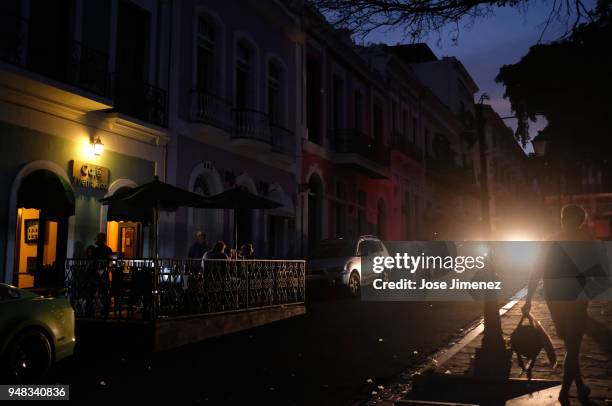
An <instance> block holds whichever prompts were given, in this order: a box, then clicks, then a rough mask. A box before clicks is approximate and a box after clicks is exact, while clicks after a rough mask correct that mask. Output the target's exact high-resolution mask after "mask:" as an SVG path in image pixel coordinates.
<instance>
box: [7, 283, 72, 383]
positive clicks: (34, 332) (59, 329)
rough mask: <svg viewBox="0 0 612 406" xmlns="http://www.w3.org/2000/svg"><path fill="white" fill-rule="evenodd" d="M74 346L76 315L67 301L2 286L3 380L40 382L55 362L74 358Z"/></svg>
mask: <svg viewBox="0 0 612 406" xmlns="http://www.w3.org/2000/svg"><path fill="white" fill-rule="evenodd" d="M74 345H75V336H74V311H73V310H72V307H71V306H70V302H69V301H68V300H67V299H65V298H64V297H52V296H41V295H38V294H35V293H33V292H30V291H27V290H23V289H19V288H16V287H14V286H11V285H6V284H3V283H0V376H2V374H3V373H6V374H7V375H8V379H9V380H10V381H11V382H16V383H36V382H39V381H40V380H41V379H42V378H43V377H44V376H45V374H46V373H47V371H48V370H49V369H50V368H51V366H52V365H53V363H54V362H56V361H59V360H61V359H64V358H66V357H68V356H70V355H72V353H73V351H74Z"/></svg>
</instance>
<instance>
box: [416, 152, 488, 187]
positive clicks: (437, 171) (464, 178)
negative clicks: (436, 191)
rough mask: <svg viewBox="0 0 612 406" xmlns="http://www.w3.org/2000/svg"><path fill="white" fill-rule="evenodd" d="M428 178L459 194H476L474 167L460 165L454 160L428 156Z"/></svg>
mask: <svg viewBox="0 0 612 406" xmlns="http://www.w3.org/2000/svg"><path fill="white" fill-rule="evenodd" d="M426 167H427V171H426V173H427V176H428V177H430V178H431V179H432V180H434V181H435V182H438V183H440V184H441V185H444V186H445V187H448V188H451V189H453V190H455V191H458V192H464V193H467V194H470V193H476V191H477V185H476V177H475V174H474V168H473V166H472V165H467V166H461V165H458V164H457V163H456V162H455V160H454V158H453V157H452V156H450V157H449V158H448V159H442V158H436V157H432V156H427V160H426Z"/></svg>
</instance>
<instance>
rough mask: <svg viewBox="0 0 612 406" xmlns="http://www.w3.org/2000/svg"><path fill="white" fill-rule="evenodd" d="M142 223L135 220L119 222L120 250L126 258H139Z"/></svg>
mask: <svg viewBox="0 0 612 406" xmlns="http://www.w3.org/2000/svg"><path fill="white" fill-rule="evenodd" d="M140 233H141V225H140V224H139V223H134V222H125V223H119V233H118V234H119V243H118V244H117V245H118V247H119V252H121V253H122V254H123V257H124V258H138V257H139V256H140V251H141V249H140V244H141V238H140Z"/></svg>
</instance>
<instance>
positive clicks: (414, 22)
mask: <svg viewBox="0 0 612 406" xmlns="http://www.w3.org/2000/svg"><path fill="white" fill-rule="evenodd" d="M537 1H538V0H310V3H311V4H313V5H314V6H315V7H317V9H318V10H319V11H320V12H322V13H323V14H325V16H326V18H327V19H328V21H329V22H330V23H331V24H332V25H334V26H335V27H337V28H343V29H348V30H349V31H350V32H351V33H353V34H355V35H358V36H362V37H365V36H367V34H369V33H370V32H372V31H374V30H379V29H399V30H401V31H403V33H404V35H405V37H407V38H409V39H410V40H412V41H416V40H419V39H422V38H423V37H425V36H427V34H429V33H431V32H436V31H437V32H440V30H441V29H442V28H444V27H448V26H449V25H450V26H454V34H455V35H454V37H453V39H454V40H456V39H457V36H458V34H459V23H460V22H462V23H467V24H471V23H475V22H477V21H478V20H479V19H480V18H484V17H488V16H491V15H492V14H493V13H494V10H495V8H496V7H513V8H515V9H518V10H519V11H521V12H524V13H527V12H528V11H529V7H530V6H531V5H533V4H535V3H536V2H537ZM547 4H548V3H547ZM591 18H592V14H591V12H590V11H589V10H588V9H587V7H586V6H585V4H584V2H583V0H553V1H552V2H551V4H550V12H549V14H548V17H547V18H546V21H544V28H543V31H542V34H543V33H544V31H545V30H546V28H547V27H548V26H549V24H550V23H551V22H552V21H557V22H560V23H561V24H563V25H564V26H565V27H566V30H565V33H564V34H563V35H562V37H566V36H567V35H569V34H570V33H571V32H572V31H573V30H574V29H576V28H577V27H578V26H579V25H580V23H581V22H583V21H585V20H587V21H590V20H591Z"/></svg>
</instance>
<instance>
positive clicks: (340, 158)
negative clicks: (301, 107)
mask: <svg viewBox="0 0 612 406" xmlns="http://www.w3.org/2000/svg"><path fill="white" fill-rule="evenodd" d="M330 134H331V135H332V139H331V143H332V148H333V150H334V162H335V163H337V164H340V165H346V166H351V167H354V168H356V169H358V170H360V171H362V172H364V173H365V174H367V175H368V176H370V177H372V178H376V179H384V178H387V177H388V166H389V160H390V153H389V149H388V147H387V146H386V145H384V144H383V143H382V142H381V141H380V140H377V139H374V138H372V137H370V136H368V135H367V134H364V133H363V132H361V131H360V130H357V129H354V128H351V129H336V130H330Z"/></svg>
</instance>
